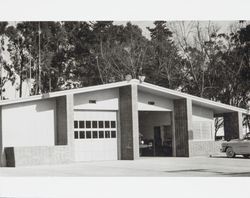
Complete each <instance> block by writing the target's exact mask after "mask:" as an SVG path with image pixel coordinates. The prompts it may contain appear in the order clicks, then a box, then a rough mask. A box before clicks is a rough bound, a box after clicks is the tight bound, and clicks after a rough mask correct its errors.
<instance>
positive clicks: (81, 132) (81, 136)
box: [80, 131, 85, 139]
mask: <svg viewBox="0 0 250 198" xmlns="http://www.w3.org/2000/svg"><path fill="white" fill-rule="evenodd" d="M80 139H85V131H80Z"/></svg>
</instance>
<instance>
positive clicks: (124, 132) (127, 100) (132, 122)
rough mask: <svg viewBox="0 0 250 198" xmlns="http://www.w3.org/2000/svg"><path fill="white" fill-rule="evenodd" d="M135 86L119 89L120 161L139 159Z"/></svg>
mask: <svg viewBox="0 0 250 198" xmlns="http://www.w3.org/2000/svg"><path fill="white" fill-rule="evenodd" d="M137 91H138V90H137V85H136V84H131V85H129V86H124V87H120V88H119V118H120V143H121V159H122V160H134V159H137V158H139V122H138V107H137V105H138V104H137V100H138V99H137V98H138V93H137Z"/></svg>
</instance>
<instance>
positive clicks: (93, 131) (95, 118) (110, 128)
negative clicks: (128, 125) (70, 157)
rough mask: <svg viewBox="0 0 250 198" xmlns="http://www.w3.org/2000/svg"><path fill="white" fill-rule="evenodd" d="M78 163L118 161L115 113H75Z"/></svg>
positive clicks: (76, 156) (75, 141) (75, 140)
mask: <svg viewBox="0 0 250 198" xmlns="http://www.w3.org/2000/svg"><path fill="white" fill-rule="evenodd" d="M74 144H75V159H76V161H97V160H117V119H116V112H115V111H75V112H74Z"/></svg>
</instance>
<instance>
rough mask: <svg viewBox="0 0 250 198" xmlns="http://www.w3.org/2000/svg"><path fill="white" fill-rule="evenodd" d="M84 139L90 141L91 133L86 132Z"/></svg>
mask: <svg viewBox="0 0 250 198" xmlns="http://www.w3.org/2000/svg"><path fill="white" fill-rule="evenodd" d="M86 138H87V139H90V138H91V131H86Z"/></svg>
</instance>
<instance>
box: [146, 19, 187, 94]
mask: <svg viewBox="0 0 250 198" xmlns="http://www.w3.org/2000/svg"><path fill="white" fill-rule="evenodd" d="M154 25H155V27H154V28H148V30H149V32H150V36H151V45H152V48H151V49H152V50H153V52H152V59H153V60H152V59H151V63H150V66H149V69H148V73H150V74H148V75H147V76H149V77H150V79H149V82H151V83H154V84H158V85H161V86H165V87H168V88H171V89H176V88H178V87H179V86H180V83H181V80H180V77H181V74H180V70H181V69H182V68H181V67H182V65H181V61H182V60H181V57H180V56H179V54H178V51H179V50H178V48H177V47H176V46H175V43H174V41H173V37H172V36H173V35H172V34H173V33H172V32H171V31H170V29H169V28H168V27H167V22H166V21H155V22H154Z"/></svg>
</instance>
